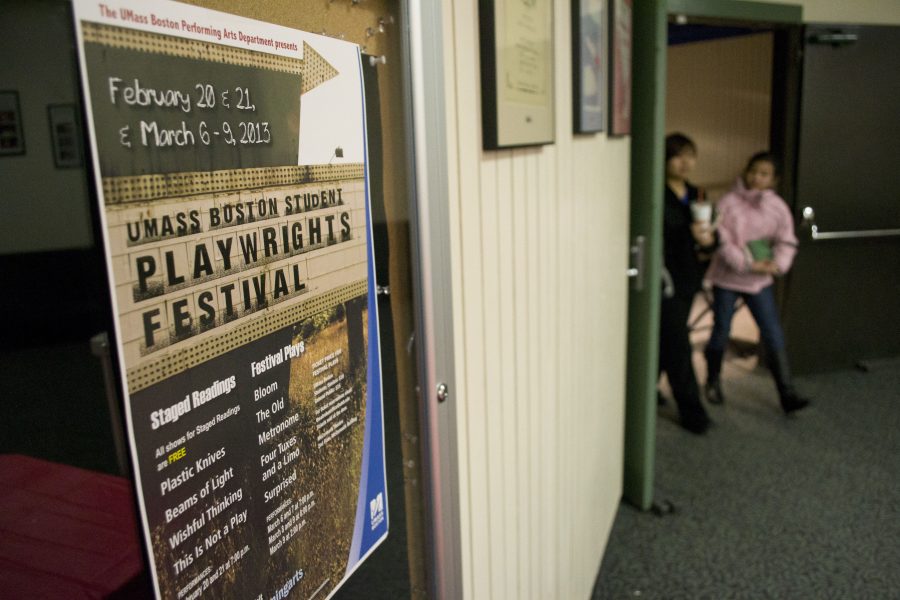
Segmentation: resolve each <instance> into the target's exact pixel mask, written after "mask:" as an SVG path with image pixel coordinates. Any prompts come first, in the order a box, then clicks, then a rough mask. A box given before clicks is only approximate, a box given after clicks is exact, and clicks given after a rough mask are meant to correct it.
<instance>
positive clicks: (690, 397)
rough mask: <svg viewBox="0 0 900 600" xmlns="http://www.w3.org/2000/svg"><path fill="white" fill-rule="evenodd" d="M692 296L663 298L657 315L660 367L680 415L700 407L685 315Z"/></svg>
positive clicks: (701, 408)
mask: <svg viewBox="0 0 900 600" xmlns="http://www.w3.org/2000/svg"><path fill="white" fill-rule="evenodd" d="M693 301H694V298H693V296H691V297H687V298H685V297H683V296H678V295H676V296H673V297H672V298H663V301H662V310H661V313H660V317H659V370H660V371H665V372H666V376H667V377H668V378H669V385H670V386H671V387H672V394H673V395H674V396H675V402H676V403H677V404H678V410H679V412H681V414H682V415H685V414H687V413H689V412H699V411H702V410H703V406H702V405H701V404H700V390H699V389H698V387H697V376H696V375H695V374H694V364H693V363H692V362H691V341H690V337H689V332H688V317H689V316H690V313H691V305H692V304H693Z"/></svg>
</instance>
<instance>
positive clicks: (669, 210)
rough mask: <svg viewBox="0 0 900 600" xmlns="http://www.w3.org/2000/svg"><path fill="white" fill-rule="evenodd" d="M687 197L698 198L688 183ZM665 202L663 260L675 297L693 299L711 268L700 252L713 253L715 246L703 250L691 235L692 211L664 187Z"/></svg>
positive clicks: (693, 188) (695, 189)
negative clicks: (705, 274)
mask: <svg viewBox="0 0 900 600" xmlns="http://www.w3.org/2000/svg"><path fill="white" fill-rule="evenodd" d="M687 189H688V198H689V199H690V200H694V199H696V198H697V188H696V187H694V186H692V185H691V184H687ZM665 190H666V194H665V200H664V202H663V259H664V263H665V266H666V269H668V271H669V274H670V275H671V276H672V283H673V284H674V286H675V296H676V297H678V298H681V299H683V300H685V299H689V298H693V297H694V294H696V293H697V292H698V291H700V287H701V286H702V285H703V275H704V273H706V267H708V266H709V258H708V257H706V256H704V257H702V258H701V256H700V255H701V253H704V254H707V255H708V253H711V252H712V250H713V249H714V248H715V245H713V246H710V247H707V248H701V247H700V246H699V245H698V244H697V242H696V240H694V236H693V235H691V223H692V222H693V217H692V216H691V209H690V206H689V203H688V204H682V203H681V202H680V201H679V200H678V198H677V197H676V196H675V193H674V192H673V191H672V190H671V189H669V186H668V185H666V186H665Z"/></svg>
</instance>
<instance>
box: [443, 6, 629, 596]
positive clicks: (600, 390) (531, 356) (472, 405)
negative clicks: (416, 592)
mask: <svg viewBox="0 0 900 600" xmlns="http://www.w3.org/2000/svg"><path fill="white" fill-rule="evenodd" d="M554 6H555V14H554V19H555V53H556V56H555V68H556V75H555V77H556V142H555V143H554V144H552V145H548V146H543V147H538V148H523V149H516V150H503V151H497V152H485V151H483V150H482V149H481V90H480V75H479V54H478V52H479V47H478V8H477V3H476V2H475V1H474V0H464V1H459V2H453V3H447V4H446V5H445V8H444V24H445V28H446V29H445V40H447V44H446V47H445V53H446V57H445V60H446V62H445V69H446V71H445V76H446V79H445V85H446V89H447V96H448V97H447V104H446V107H447V112H448V115H447V123H448V125H447V126H448V132H447V139H448V144H449V146H450V148H449V157H450V158H449V160H450V164H449V165H448V171H449V173H450V179H451V181H450V203H451V206H450V215H451V217H450V222H451V227H452V228H453V231H452V256H453V262H454V264H453V286H454V289H453V293H454V298H453V300H454V326H455V334H454V335H455V338H456V339H455V347H456V372H457V387H458V388H459V389H458V390H457V391H456V394H455V395H454V400H455V402H456V410H457V411H458V412H457V418H458V427H459V431H458V436H459V444H458V452H459V455H458V459H459V460H458V462H459V465H460V472H459V478H460V484H459V489H460V499H461V527H462V535H461V543H462V554H463V556H462V566H463V578H464V581H463V589H464V593H465V597H466V598H492V599H503V598H515V599H519V598H588V597H589V596H590V592H591V589H592V586H593V583H594V577H595V576H596V574H597V569H598V568H599V565H600V560H601V557H602V551H603V548H604V546H605V544H606V540H607V536H608V533H609V528H610V527H611V524H612V519H613V516H614V514H615V511H616V508H617V506H618V500H619V497H620V495H621V478H622V440H623V422H624V395H625V392H624V390H625V384H624V382H625V358H624V356H625V335H626V315H627V281H626V278H625V269H626V268H627V264H626V263H627V249H628V169H629V158H628V152H629V140H628V138H620V139H612V138H608V137H607V136H606V135H605V134H597V135H590V136H574V135H573V134H572V114H571V113H572V109H571V89H572V83H571V82H572V79H571V76H572V75H571V71H572V69H571V64H570V63H571V50H570V48H571V39H570V30H571V29H570V16H569V10H570V6H569V4H568V3H561V2H557V3H555V4H554Z"/></svg>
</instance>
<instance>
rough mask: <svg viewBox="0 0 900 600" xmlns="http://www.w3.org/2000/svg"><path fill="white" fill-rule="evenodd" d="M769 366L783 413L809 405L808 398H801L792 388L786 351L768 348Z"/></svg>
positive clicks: (789, 412) (787, 413)
mask: <svg viewBox="0 0 900 600" xmlns="http://www.w3.org/2000/svg"><path fill="white" fill-rule="evenodd" d="M769 368H770V369H771V370H772V377H774V378H775V387H777V388H778V396H779V397H780V398H781V408H782V410H784V414H786V415H789V414H791V413H792V412H794V411H798V410H800V409H801V408H805V407H806V406H808V405H809V400H807V399H806V398H801V397H800V396H798V395H797V392H796V390H794V384H793V382H792V381H791V369H790V366H789V364H788V358H787V352H786V351H785V349H784V348H782V349H781V350H771V349H769Z"/></svg>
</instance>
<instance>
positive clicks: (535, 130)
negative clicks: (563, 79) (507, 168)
mask: <svg viewBox="0 0 900 600" xmlns="http://www.w3.org/2000/svg"><path fill="white" fill-rule="evenodd" d="M552 4H553V3H552V1H551V0H479V2H478V8H479V13H480V19H479V21H480V26H481V36H480V38H481V90H482V107H481V109H482V110H481V112H482V126H483V146H484V149H485V150H496V149H500V148H514V147H517V146H533V145H540V144H552V143H553V141H554V127H555V123H554V95H553V6H552Z"/></svg>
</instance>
